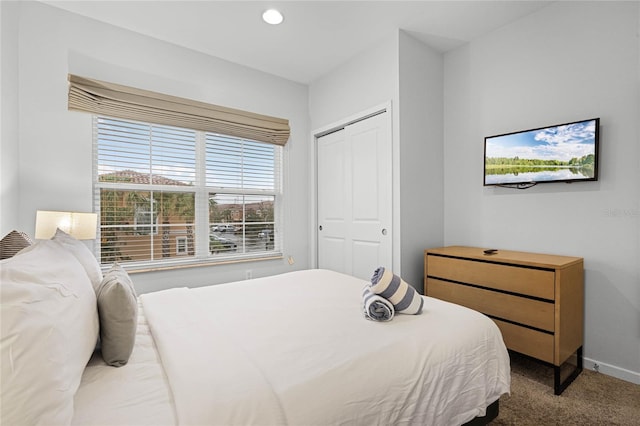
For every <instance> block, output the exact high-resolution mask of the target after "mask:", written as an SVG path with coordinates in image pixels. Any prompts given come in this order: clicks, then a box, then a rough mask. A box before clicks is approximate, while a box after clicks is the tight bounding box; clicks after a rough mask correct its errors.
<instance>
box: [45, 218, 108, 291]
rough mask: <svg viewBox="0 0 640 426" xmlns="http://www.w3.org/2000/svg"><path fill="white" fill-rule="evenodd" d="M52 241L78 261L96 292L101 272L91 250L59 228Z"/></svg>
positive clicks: (100, 280) (100, 279)
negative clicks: (60, 245)
mask: <svg viewBox="0 0 640 426" xmlns="http://www.w3.org/2000/svg"><path fill="white" fill-rule="evenodd" d="M52 240H54V241H57V242H59V243H60V244H62V245H63V246H64V247H65V248H66V249H67V250H69V251H70V252H71V253H72V254H73V255H74V256H75V257H76V258H77V259H78V261H79V262H80V264H82V266H83V267H84V269H85V271H87V275H88V276H89V279H90V280H91V285H92V286H93V290H94V291H97V290H98V287H100V283H101V282H102V270H101V269H100V264H99V263H98V260H97V259H96V257H95V256H94V255H93V253H91V250H89V247H87V246H86V245H84V243H83V242H82V241H78V240H76V239H75V238H73V237H72V236H71V235H69V234H67V233H66V232H64V231H63V230H61V229H60V228H58V229H56V234H55V235H54V236H53V238H52Z"/></svg>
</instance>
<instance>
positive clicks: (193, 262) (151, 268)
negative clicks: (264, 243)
mask: <svg viewBox="0 0 640 426" xmlns="http://www.w3.org/2000/svg"><path fill="white" fill-rule="evenodd" d="M283 258H284V256H283V255H282V253H272V254H269V255H265V256H260V257H246V258H227V259H220V260H217V259H216V260H211V259H207V260H203V259H190V260H185V261H176V262H172V263H170V264H168V263H157V264H146V265H141V264H135V263H130V264H127V263H121V264H120V265H121V266H122V267H123V268H124V269H125V270H126V271H127V273H129V274H139V273H144V272H157V271H168V270H175V269H187V268H202V267H210V266H218V265H233V264H236V263H248V262H260V261H265V260H278V259H283ZM101 267H102V272H103V273H104V272H106V271H108V270H109V269H111V265H110V264H103V265H101Z"/></svg>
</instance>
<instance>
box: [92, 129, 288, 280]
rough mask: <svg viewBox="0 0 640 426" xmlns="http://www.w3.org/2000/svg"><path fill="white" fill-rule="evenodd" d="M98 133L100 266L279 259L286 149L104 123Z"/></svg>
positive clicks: (193, 133)
mask: <svg viewBox="0 0 640 426" xmlns="http://www.w3.org/2000/svg"><path fill="white" fill-rule="evenodd" d="M94 135H95V137H94V149H95V155H94V158H95V167H94V169H95V180H94V182H95V183H94V196H95V208H96V211H98V212H99V213H100V227H99V229H100V232H99V234H100V237H99V241H98V248H97V251H98V254H99V256H100V261H101V263H103V264H110V263H113V262H115V261H117V262H120V263H130V264H131V265H132V266H133V267H134V268H135V267H136V266H138V265H139V266H140V267H147V266H150V265H163V264H164V265H172V264H178V263H181V262H216V261H224V260H233V259H239V258H259V257H270V256H273V255H276V254H280V253H281V247H280V241H281V238H280V235H281V233H282V230H281V224H280V220H279V209H280V205H279V202H280V197H281V190H280V187H281V170H282V168H281V162H282V159H281V158H282V147H281V146H278V145H273V144H269V143H264V142H256V141H251V140H246V139H241V138H237V137H233V136H228V135H220V134H214V133H209V132H202V131H195V130H190V129H184V128H177V127H171V126H164V125H156V124H149V123H142V122H135V121H128V120H122V119H115V118H109V117H103V116H95V118H94Z"/></svg>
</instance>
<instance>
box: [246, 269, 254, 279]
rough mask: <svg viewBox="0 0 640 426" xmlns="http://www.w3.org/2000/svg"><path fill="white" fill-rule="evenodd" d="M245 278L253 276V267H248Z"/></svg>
mask: <svg viewBox="0 0 640 426" xmlns="http://www.w3.org/2000/svg"><path fill="white" fill-rule="evenodd" d="M244 278H245V279H247V280H250V279H251V278H253V271H252V270H251V269H247V270H246V271H244Z"/></svg>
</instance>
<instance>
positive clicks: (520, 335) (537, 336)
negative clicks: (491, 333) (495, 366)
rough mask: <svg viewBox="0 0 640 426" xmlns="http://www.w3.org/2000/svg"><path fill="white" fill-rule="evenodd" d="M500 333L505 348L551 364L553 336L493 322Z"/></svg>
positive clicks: (498, 321) (502, 322)
mask: <svg viewBox="0 0 640 426" xmlns="http://www.w3.org/2000/svg"><path fill="white" fill-rule="evenodd" d="M493 321H494V322H495V323H496V325H497V326H498V328H499V329H500V332H502V338H503V340H504V344H505V345H506V346H507V348H509V349H512V350H514V351H516V352H520V353H522V354H525V355H529V356H532V357H534V358H537V359H540V360H542V361H546V362H548V363H553V362H554V359H553V335H552V334H547V333H543V332H541V331H537V330H531V329H529V328H526V327H520V326H519V325H516V324H511V323H508V322H504V321H500V320H497V319H494V320H493Z"/></svg>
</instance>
